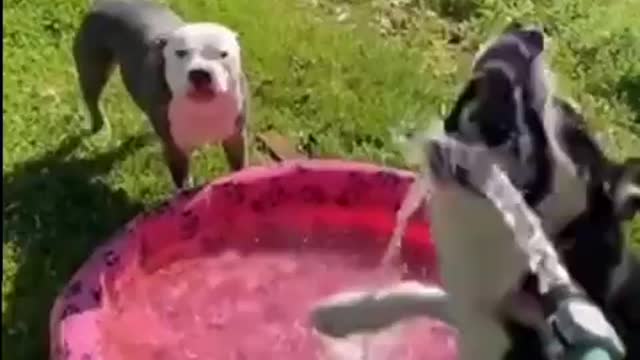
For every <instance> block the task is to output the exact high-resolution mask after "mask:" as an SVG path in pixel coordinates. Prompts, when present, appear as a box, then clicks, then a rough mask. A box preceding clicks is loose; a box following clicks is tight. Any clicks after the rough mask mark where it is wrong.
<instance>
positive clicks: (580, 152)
mask: <svg viewBox="0 0 640 360" xmlns="http://www.w3.org/2000/svg"><path fill="white" fill-rule="evenodd" d="M551 104H552V106H553V107H554V110H555V111H554V112H553V113H552V114H553V116H555V119H554V120H555V121H557V122H559V124H558V129H559V139H558V140H559V142H560V145H561V146H562V147H563V148H564V151H565V152H566V154H567V156H568V157H569V159H571V162H573V164H574V165H575V166H576V169H577V171H578V175H579V176H581V177H583V178H584V179H585V180H587V181H589V182H590V183H592V184H602V182H603V181H607V178H608V177H609V175H607V173H608V167H609V166H610V164H609V160H608V159H607V158H606V157H605V154H604V151H603V150H602V149H601V148H600V145H599V144H598V142H597V141H596V140H595V139H594V138H593V137H592V136H591V134H590V133H589V129H588V127H587V123H586V121H585V119H584V117H583V116H582V114H580V113H579V112H578V110H577V109H576V108H575V107H574V106H572V105H571V104H570V103H569V102H568V101H566V100H564V99H561V98H559V97H554V98H553V99H552V102H551Z"/></svg>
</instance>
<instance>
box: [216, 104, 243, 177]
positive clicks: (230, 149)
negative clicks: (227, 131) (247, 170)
mask: <svg viewBox="0 0 640 360" xmlns="http://www.w3.org/2000/svg"><path fill="white" fill-rule="evenodd" d="M244 117H245V116H244V114H241V115H239V119H238V124H239V128H238V130H237V131H236V132H235V133H234V134H233V135H231V136H230V137H228V138H226V139H224V140H223V141H222V148H223V150H224V154H225V156H226V158H227V162H228V163H229V167H230V168H231V169H232V170H233V171H237V170H240V169H242V168H244V167H245V166H247V164H248V162H249V161H248V154H247V141H246V137H247V130H246V127H245V125H244V122H245V120H244Z"/></svg>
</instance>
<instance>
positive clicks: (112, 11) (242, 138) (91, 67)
mask: <svg viewBox="0 0 640 360" xmlns="http://www.w3.org/2000/svg"><path fill="white" fill-rule="evenodd" d="M73 57H74V60H75V65H76V70H77V75H78V81H79V85H80V90H81V93H82V97H83V100H84V102H85V104H86V107H87V109H88V113H89V116H90V119H91V131H92V132H93V133H96V132H98V131H99V130H101V129H103V128H106V131H109V123H108V121H107V118H106V117H105V116H104V115H103V112H102V109H101V106H100V105H99V99H100V96H101V94H102V91H103V88H104V86H105V84H106V82H107V80H108V78H109V76H110V75H111V72H112V70H113V68H114V65H116V64H117V65H119V67H120V73H121V76H122V79H123V82H124V84H125V87H126V89H127V91H128V92H129V94H130V95H131V97H132V98H133V100H134V102H135V104H136V105H137V106H138V107H139V108H140V109H141V110H142V111H143V112H144V113H145V114H146V116H147V117H148V118H149V121H150V122H151V125H152V126H153V129H154V131H155V132H156V133H157V135H158V136H159V137H160V139H161V141H162V146H163V153H164V156H165V160H166V162H167V165H168V168H169V171H170V173H171V177H172V180H173V183H174V184H175V186H176V187H177V188H179V189H180V188H183V187H186V186H189V185H190V184H191V178H190V176H189V161H190V155H191V154H192V152H193V151H194V150H196V149H197V148H199V147H201V146H204V145H206V144H209V143H213V142H222V147H223V150H224V152H225V156H226V159H227V161H228V163H229V165H230V167H231V169H233V170H238V169H241V168H243V167H244V166H245V165H246V164H247V154H246V123H247V120H248V119H247V117H248V107H249V103H248V99H249V91H248V86H247V80H246V77H245V75H244V73H243V71H242V65H241V49H240V44H239V42H238V37H237V35H236V33H235V32H233V31H232V30H230V29H229V28H227V27H225V26H223V25H220V24H216V23H185V22H184V21H183V20H182V19H181V18H180V17H179V16H178V15H176V14H175V13H174V12H172V11H171V10H170V9H168V8H167V7H165V6H162V5H159V4H156V3H153V2H151V1H147V0H137V1H134V0H98V1H96V2H95V3H94V4H93V6H92V8H91V9H90V10H89V12H88V14H87V15H86V17H85V18H84V20H83V21H82V23H81V25H80V28H79V30H78V32H77V34H76V36H75V39H74V43H73Z"/></svg>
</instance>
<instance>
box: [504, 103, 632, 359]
mask: <svg viewBox="0 0 640 360" xmlns="http://www.w3.org/2000/svg"><path fill="white" fill-rule="evenodd" d="M553 106H556V107H557V108H558V110H559V114H560V115H561V118H560V119H559V121H561V122H562V123H561V124H560V126H561V131H560V132H559V135H560V136H561V137H562V139H561V141H562V143H563V144H565V146H566V149H567V152H568V155H569V158H570V159H571V160H572V161H573V162H574V164H576V167H577V169H578V174H579V176H582V177H583V178H585V179H588V181H587V184H588V187H587V192H588V196H587V198H588V202H587V208H586V209H585V211H584V212H583V213H582V214H580V215H579V216H578V217H576V218H575V219H574V220H573V221H571V222H570V223H568V224H567V225H566V227H565V228H563V229H562V230H561V231H560V232H559V233H558V234H555V236H554V238H555V240H556V245H557V248H558V249H559V250H560V254H561V256H562V257H563V260H564V262H565V265H566V266H567V269H568V270H569V273H570V274H571V276H572V277H573V279H574V280H575V281H576V282H577V283H578V284H579V285H580V286H581V287H583V289H584V290H585V292H586V293H587V295H588V296H589V297H590V298H591V299H592V300H593V301H594V302H595V303H596V304H597V305H598V306H600V307H601V308H602V310H603V312H604V314H605V316H606V317H607V319H608V320H609V321H610V322H611V324H612V325H613V326H614V328H615V330H616V331H617V332H618V334H619V335H620V336H621V338H622V340H623V342H624V344H625V346H626V348H627V349H626V350H627V359H640V260H639V259H638V257H637V256H635V255H634V254H633V253H631V250H630V249H629V248H628V247H627V246H626V244H625V239H624V234H623V230H622V226H623V223H624V221H625V220H628V219H630V218H631V217H632V216H633V215H634V214H635V213H637V212H638V211H640V199H638V198H637V197H635V198H632V197H625V196H620V195H619V192H620V191H621V190H622V189H624V188H625V187H626V186H629V185H630V184H631V185H635V186H640V158H631V159H628V160H626V161H625V162H624V163H622V164H618V163H615V162H613V161H611V160H609V159H608V158H607V157H606V156H605V154H604V153H603V151H602V150H601V149H600V148H599V146H598V145H597V143H596V141H595V140H594V139H593V138H592V137H591V136H590V135H589V133H588V130H587V127H586V123H585V121H584V119H583V117H582V115H580V114H579V113H578V112H577V111H576V110H575V109H574V108H573V107H572V106H571V105H569V103H567V102H566V101H564V100H562V99H559V98H555V99H553ZM621 202H622V203H621ZM523 288H524V290H525V291H526V292H527V293H529V294H531V295H534V296H535V297H537V290H536V289H537V285H536V283H535V278H533V277H528V278H527V279H526V280H525V284H524V286H523ZM505 327H506V329H507V331H508V333H509V335H510V337H511V339H512V348H511V350H510V351H509V353H508V354H507V355H506V357H505V359H508V360H528V359H531V360H543V359H546V358H545V355H544V352H543V349H542V346H543V343H542V340H541V339H540V338H539V336H538V334H537V333H536V332H535V331H534V330H533V329H530V328H527V327H526V326H523V325H521V324H518V323H516V322H514V321H507V322H506V324H505Z"/></svg>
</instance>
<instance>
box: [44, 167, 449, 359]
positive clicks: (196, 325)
mask: <svg viewBox="0 0 640 360" xmlns="http://www.w3.org/2000/svg"><path fill="white" fill-rule="evenodd" d="M413 179H414V177H413V174H412V173H410V172H407V171H402V170H396V169H390V168H383V167H379V166H376V165H371V164H363V163H354V162H346V161H331V160H301V161H291V162H285V163H281V164H278V165H274V166H268V167H253V168H249V169H246V170H244V171H241V172H238V173H235V174H232V175H229V176H226V177H224V178H220V179H218V180H216V181H214V182H212V183H210V184H207V185H205V186H203V187H201V188H199V189H197V190H194V191H191V192H189V193H183V194H181V195H179V196H176V197H175V198H174V199H173V200H171V201H169V202H167V203H166V204H164V205H162V206H160V207H159V208H157V209H155V210H154V211H151V212H148V213H145V214H142V215H140V216H138V217H137V218H135V219H133V220H132V221H130V222H129V223H128V224H127V225H126V226H125V227H124V228H123V229H122V230H121V231H120V232H118V233H117V234H115V235H114V236H113V238H112V239H111V240H110V241H108V242H107V243H106V244H105V245H104V246H102V247H100V248H98V249H97V250H96V251H95V252H94V254H93V255H92V256H91V258H90V259H89V260H88V261H87V262H86V263H85V264H84V265H83V266H82V267H81V268H80V269H79V270H78V271H77V273H76V274H75V275H74V276H73V278H72V279H71V280H70V282H69V284H68V285H67V286H66V287H65V288H64V289H63V291H62V292H61V294H60V295H59V297H58V298H57V299H56V301H55V304H54V307H53V309H52V312H51V318H50V351H51V358H52V359H54V360H61V359H73V360H89V359H91V360H99V359H104V360H115V359H137V360H144V359H208V360H210V359H316V358H318V359H320V358H322V359H355V358H358V359H360V358H368V359H398V360H399V359H414V358H415V359H418V358H420V359H432V360H436V359H454V358H455V346H453V345H451V344H452V342H453V338H454V337H455V335H454V333H453V331H452V330H450V329H448V328H447V327H446V326H445V325H443V324H440V323H437V322H436V321H432V320H429V319H426V320H420V321H418V322H417V323H414V324H409V325H406V326H404V325H403V326H404V327H400V328H397V329H395V330H393V331H395V333H394V334H396V335H394V336H395V337H394V336H391V335H388V334H387V335H385V336H381V335H379V334H369V335H362V336H361V337H360V338H358V339H347V340H344V339H343V340H335V341H334V340H333V339H328V338H327V337H325V336H322V335H319V334H318V333H317V332H315V331H313V330H312V329H311V327H310V326H309V325H308V319H307V317H306V314H308V311H309V309H310V307H311V306H312V305H313V303H314V302H316V301H319V300H321V299H322V298H325V297H326V296H329V295H332V294H335V293H337V292H340V291H343V290H349V289H356V288H363V287H365V288H366V287H375V286H380V285H383V284H388V283H389V282H392V281H397V280H399V279H400V278H403V279H407V278H411V279H419V280H424V281H437V274H436V273H435V271H434V270H435V266H434V264H435V263H436V256H435V250H434V248H433V245H432V243H431V241H430V239H429V228H428V223H427V221H426V220H425V219H424V217H423V216H421V215H422V214H424V211H419V212H417V213H416V214H414V216H412V218H411V219H410V222H409V225H408V227H407V230H406V233H405V237H404V238H403V243H402V250H401V253H402V259H403V262H402V263H400V264H395V265H393V266H391V267H386V268H381V267H380V266H379V263H380V259H381V257H382V255H383V252H384V250H385V247H386V245H387V243H388V240H389V237H390V235H391V233H392V230H393V228H394V224H395V213H396V211H397V210H398V209H399V207H400V204H401V202H402V200H403V198H404V196H405V194H406V191H407V189H408V187H409V185H410V184H411V182H412V181H413ZM365 348H368V349H369V350H366V349H365ZM367 351H368V353H370V355H357V357H356V355H355V354H361V353H364V352H367ZM349 354H350V355H349Z"/></svg>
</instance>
